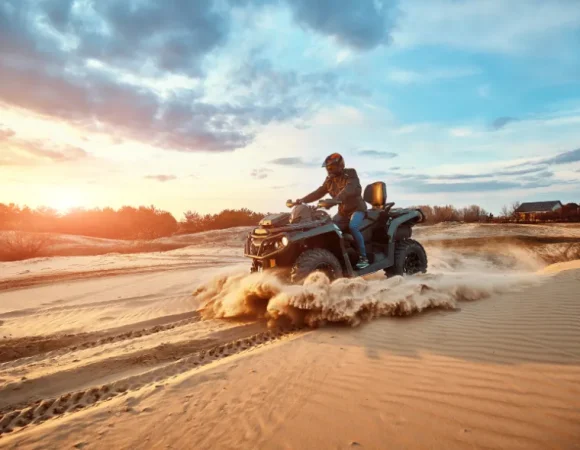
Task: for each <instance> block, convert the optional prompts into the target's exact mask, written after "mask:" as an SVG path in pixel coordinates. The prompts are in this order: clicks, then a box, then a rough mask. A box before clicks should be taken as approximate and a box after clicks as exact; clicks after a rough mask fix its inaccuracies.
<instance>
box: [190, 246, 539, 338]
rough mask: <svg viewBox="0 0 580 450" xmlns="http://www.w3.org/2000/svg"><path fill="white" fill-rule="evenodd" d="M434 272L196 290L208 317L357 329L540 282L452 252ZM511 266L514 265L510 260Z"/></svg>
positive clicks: (247, 279)
mask: <svg viewBox="0 0 580 450" xmlns="http://www.w3.org/2000/svg"><path fill="white" fill-rule="evenodd" d="M430 257H431V263H430V266H431V268H432V269H430V271H429V273H427V274H419V275H414V276H411V277H392V278H388V279H387V278H385V277H384V275H383V274H382V272H381V273H380V274H374V275H372V276H369V277H366V278H351V279H348V278H341V279H338V280H335V281H334V282H330V281H329V279H328V278H327V277H326V276H325V275H324V274H322V273H313V274H311V275H310V276H309V277H308V278H307V279H306V280H305V281H304V283H303V284H302V285H289V284H285V283H284V282H282V281H281V280H280V279H279V278H277V277H276V276H275V274H270V273H254V274H247V272H244V273H229V274H228V273H226V274H221V275H219V276H217V277H216V278H214V279H213V280H210V281H209V282H208V283H205V284H203V285H201V286H200V287H199V288H198V289H197V290H196V292H195V293H194V295H195V296H196V298H197V299H198V301H199V302H200V308H199V310H200V312H201V313H202V315H203V317H205V318H263V319H268V320H269V322H270V323H271V324H276V323H279V322H288V321H289V322H291V323H292V324H294V325H307V326H310V327H317V326H322V325H324V324H326V323H344V324H348V325H351V326H357V325H359V324H361V323H362V322H365V321H369V320H371V319H374V318H377V317H382V316H408V315H412V314H416V313H419V312H421V311H423V310H425V309H429V308H441V309H456V308H457V307H458V303H459V302H461V301H474V300H480V299H483V298H486V297H488V296H490V295H492V294H495V293H502V292H509V291H513V290H517V289H519V288H522V287H524V286H528V285H530V284H532V283H535V282H537V281H538V278H539V277H538V275H537V274H536V273H535V272H534V271H532V270H530V269H531V268H529V267H528V266H529V265H531V266H535V265H536V262H535V261H533V262H531V261H529V262H530V264H529V265H528V264H527V263H525V262H524V263H523V264H518V265H517V266H516V267H512V269H511V270H506V269H505V267H504V265H503V264H498V263H497V262H496V263H494V262H493V261H491V260H489V259H486V258H482V257H466V256H464V255H461V254H458V253H455V252H450V251H441V252H440V251H434V252H431V253H430ZM506 264H507V263H506Z"/></svg>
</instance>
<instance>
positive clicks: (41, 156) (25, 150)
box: [0, 128, 90, 165]
mask: <svg viewBox="0 0 580 450" xmlns="http://www.w3.org/2000/svg"><path fill="white" fill-rule="evenodd" d="M0 145H1V146H2V157H0V165H38V164H43V163H47V162H48V163H63V162H71V161H78V160H81V159H85V158H88V157H89V156H90V155H89V153H87V152H86V151H85V150H84V149H82V148H80V147H76V146H73V145H66V144H64V145H63V144H58V143H55V142H51V141H46V140H38V139H37V140H27V139H21V138H18V137H17V136H16V133H15V132H14V131H13V130H10V129H7V128H0Z"/></svg>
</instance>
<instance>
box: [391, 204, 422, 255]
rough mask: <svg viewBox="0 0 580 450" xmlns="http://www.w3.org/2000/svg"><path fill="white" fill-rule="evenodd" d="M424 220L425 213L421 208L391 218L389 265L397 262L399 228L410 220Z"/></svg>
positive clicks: (414, 221)
mask: <svg viewBox="0 0 580 450" xmlns="http://www.w3.org/2000/svg"><path fill="white" fill-rule="evenodd" d="M422 220H423V214H422V212H421V211H419V210H410V211H408V212H405V213H404V214H402V215H400V216H398V217H396V218H394V219H393V220H391V223H390V224H389V229H388V230H387V234H388V236H389V255H388V261H389V265H393V264H394V262H395V245H394V244H395V235H396V233H397V229H398V228H399V227H400V226H401V225H403V224H405V223H408V222H413V223H418V222H421V221H422Z"/></svg>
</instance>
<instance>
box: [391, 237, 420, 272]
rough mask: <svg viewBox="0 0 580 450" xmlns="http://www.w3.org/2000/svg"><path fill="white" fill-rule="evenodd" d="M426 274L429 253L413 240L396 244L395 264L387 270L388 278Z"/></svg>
mask: <svg viewBox="0 0 580 450" xmlns="http://www.w3.org/2000/svg"><path fill="white" fill-rule="evenodd" d="M425 272H427V253H426V252H425V249H424V248H423V246H422V245H421V244H420V243H419V242H417V241H415V240H413V239H405V240H404V241H398V242H397V243H396V244H395V264H394V265H393V266H392V267H389V268H388V269H385V274H386V275H387V277H393V276H395V275H401V276H404V275H414V274H416V273H425Z"/></svg>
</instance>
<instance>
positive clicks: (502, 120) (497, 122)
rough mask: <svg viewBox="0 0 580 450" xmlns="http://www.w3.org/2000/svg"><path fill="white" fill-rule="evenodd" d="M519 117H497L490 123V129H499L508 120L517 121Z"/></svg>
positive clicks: (508, 121) (503, 126)
mask: <svg viewBox="0 0 580 450" xmlns="http://www.w3.org/2000/svg"><path fill="white" fill-rule="evenodd" d="M518 120H519V119H516V118H515V117H507V116H505V117H498V118H497V119H495V120H494V121H493V122H492V123H491V128H492V130H494V131H495V130H501V129H502V128H505V126H506V125H507V124H508V123H510V122H517V121H518Z"/></svg>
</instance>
